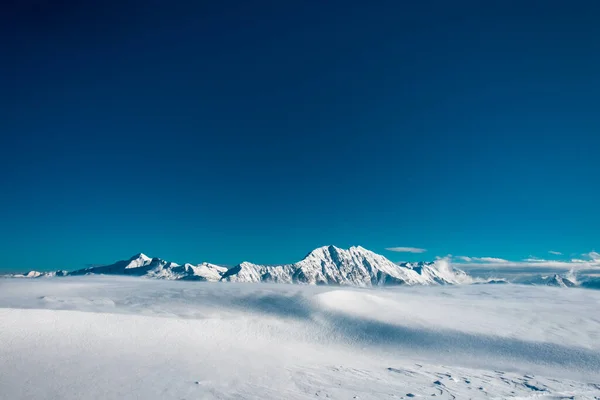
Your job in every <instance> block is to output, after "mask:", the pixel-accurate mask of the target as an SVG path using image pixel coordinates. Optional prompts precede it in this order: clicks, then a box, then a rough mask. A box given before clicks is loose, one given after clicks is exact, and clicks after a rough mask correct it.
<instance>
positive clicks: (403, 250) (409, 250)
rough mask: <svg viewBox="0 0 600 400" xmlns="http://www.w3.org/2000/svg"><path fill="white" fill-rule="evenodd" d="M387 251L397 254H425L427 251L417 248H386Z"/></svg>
mask: <svg viewBox="0 0 600 400" xmlns="http://www.w3.org/2000/svg"><path fill="white" fill-rule="evenodd" d="M386 250H387V251H395V252H397V253H416V254H418V253H425V252H426V251H427V249H421V248H419V247H387V248H386Z"/></svg>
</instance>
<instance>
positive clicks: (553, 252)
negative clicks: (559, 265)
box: [548, 250, 563, 256]
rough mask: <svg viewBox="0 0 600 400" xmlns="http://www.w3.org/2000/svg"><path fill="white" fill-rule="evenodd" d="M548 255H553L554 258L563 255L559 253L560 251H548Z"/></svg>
mask: <svg viewBox="0 0 600 400" xmlns="http://www.w3.org/2000/svg"><path fill="white" fill-rule="evenodd" d="M548 253H550V254H554V255H555V256H562V255H563V253H561V252H560V251H554V250H550V251H549V252H548Z"/></svg>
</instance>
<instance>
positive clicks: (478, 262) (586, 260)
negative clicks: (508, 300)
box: [451, 251, 600, 269]
mask: <svg viewBox="0 0 600 400" xmlns="http://www.w3.org/2000/svg"><path fill="white" fill-rule="evenodd" d="M451 261H452V263H453V264H454V265H455V266H457V267H459V268H460V267H461V266H462V267H465V268H468V267H475V266H476V267H477V268H527V267H538V268H539V267H544V268H557V269H594V268H600V253H598V252H596V251H591V252H589V253H584V254H582V258H573V259H571V260H566V261H559V260H544V259H541V258H537V257H533V256H530V257H529V258H526V259H524V260H521V261H509V260H505V259H502V258H496V257H467V256H459V257H452V259H451Z"/></svg>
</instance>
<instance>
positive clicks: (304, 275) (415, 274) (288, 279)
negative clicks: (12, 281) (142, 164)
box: [21, 246, 472, 286]
mask: <svg viewBox="0 0 600 400" xmlns="http://www.w3.org/2000/svg"><path fill="white" fill-rule="evenodd" d="M88 274H103V275H133V276H145V277H148V278H158V279H170V280H200V281H208V282H217V281H226V282H248V283H251V282H274V283H300V284H309V285H352V286H382V285H437V284H442V285H443V284H461V283H471V282H472V279H471V278H470V277H469V276H468V275H467V274H465V273H464V272H463V271H460V270H456V269H453V268H452V266H451V265H450V264H449V263H448V262H447V261H446V260H438V261H435V262H431V263H403V264H394V263H393V262H391V261H390V260H388V259H387V258H385V257H384V256H381V255H379V254H376V253H374V252H372V251H370V250H367V249H365V248H364V247H360V246H355V247H350V248H349V249H347V250H346V249H340V248H338V247H335V246H323V247H319V248H317V249H315V250H313V251H312V252H310V253H309V254H308V255H307V256H306V257H305V258H304V259H303V260H302V261H299V262H297V263H294V264H286V265H275V266H266V265H258V264H252V263H249V262H243V263H241V264H239V265H237V266H235V267H233V268H229V269H228V268H226V267H223V266H219V265H216V264H210V263H202V264H198V265H193V264H189V263H185V264H183V265H179V264H177V263H173V262H169V261H165V260H162V259H160V258H150V257H148V256H146V255H145V254H142V253H139V254H136V255H135V256H133V257H131V258H130V259H128V260H123V261H117V262H116V263H114V264H111V265H105V266H99V267H89V268H84V269H80V270H76V271H72V272H64V271H59V272H37V271H31V272H29V273H28V274H27V275H21V277H29V278H38V277H44V276H45V277H49V276H66V275H71V276H74V275H88Z"/></svg>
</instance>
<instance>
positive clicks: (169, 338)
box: [0, 266, 600, 400]
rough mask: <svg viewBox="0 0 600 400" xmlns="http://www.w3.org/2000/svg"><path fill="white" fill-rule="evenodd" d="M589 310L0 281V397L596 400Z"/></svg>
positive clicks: (593, 294)
mask: <svg viewBox="0 0 600 400" xmlns="http://www.w3.org/2000/svg"><path fill="white" fill-rule="evenodd" d="M183 267H187V268H191V266H183ZM599 309H600V291H592V290H583V289H577V288H574V289H571V290H564V289H561V288H555V287H545V286H519V285H459V286H415V287H406V286H402V287H390V288H376V289H373V288H351V287H331V286H308V285H274V284H242V283H227V284H225V283H212V284H211V283H204V282H181V281H169V280H149V279H140V278H134V277H123V276H85V277H65V278H48V279H33V280H29V279H2V280H0V398H2V399H11V400H12V399H15V400H16V399H178V400H179V399H316V398H330V399H402V398H404V399H410V398H428V399H431V398H435V399H453V398H455V399H469V398H474V399H480V398H494V399H504V398H519V399H599V398H600V314H599V313H598V310H599Z"/></svg>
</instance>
